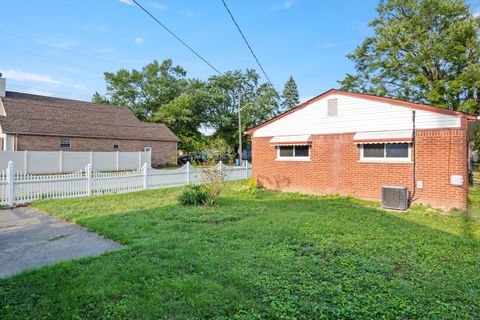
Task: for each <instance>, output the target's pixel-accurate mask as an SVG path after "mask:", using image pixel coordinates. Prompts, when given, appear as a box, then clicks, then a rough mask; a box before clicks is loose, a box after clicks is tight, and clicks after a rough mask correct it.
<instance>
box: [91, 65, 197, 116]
mask: <svg viewBox="0 0 480 320" xmlns="http://www.w3.org/2000/svg"><path fill="white" fill-rule="evenodd" d="M186 74H187V73H186V71H185V70H184V69H183V68H182V67H180V66H174V65H173V62H172V60H170V59H167V60H164V61H163V62H162V63H159V62H158V61H157V60H155V61H153V62H152V63H149V64H147V65H145V66H144V67H143V68H142V69H141V70H136V69H133V70H132V71H129V70H126V69H120V70H118V71H117V72H115V73H113V72H105V73H104V75H105V81H106V83H107V94H106V96H101V95H100V94H98V93H95V94H94V96H93V101H94V102H98V103H110V104H113V105H118V106H126V107H128V108H130V109H131V110H132V112H133V113H134V114H135V115H136V116H137V117H138V118H139V119H140V120H144V121H150V120H152V118H153V116H154V114H155V113H156V112H158V110H159V109H160V108H161V107H162V106H163V105H166V104H167V103H169V102H171V101H172V100H173V99H175V98H176V97H178V96H179V95H180V94H181V93H182V92H183V91H184V89H185V87H186V86H187V85H188V79H187V78H186Z"/></svg>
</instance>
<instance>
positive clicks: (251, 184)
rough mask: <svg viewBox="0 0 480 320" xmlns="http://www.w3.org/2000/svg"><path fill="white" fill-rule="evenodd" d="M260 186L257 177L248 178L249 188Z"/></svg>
mask: <svg viewBox="0 0 480 320" xmlns="http://www.w3.org/2000/svg"><path fill="white" fill-rule="evenodd" d="M257 188H258V184H257V180H256V179H255V178H253V177H252V178H250V179H249V180H248V189H249V190H254V189H257Z"/></svg>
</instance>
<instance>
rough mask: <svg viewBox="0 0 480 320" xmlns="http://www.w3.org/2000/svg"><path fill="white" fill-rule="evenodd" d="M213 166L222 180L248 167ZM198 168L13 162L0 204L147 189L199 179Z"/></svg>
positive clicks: (3, 179) (243, 174)
mask: <svg viewBox="0 0 480 320" xmlns="http://www.w3.org/2000/svg"><path fill="white" fill-rule="evenodd" d="M216 169H217V170H222V171H223V172H224V173H225V176H226V180H241V179H248V178H250V177H251V175H252V168H251V166H250V165H249V164H248V162H245V166H242V167H233V166H226V165H224V164H222V163H221V162H220V163H218V164H217V165H216ZM202 170H205V169H202V168H196V167H193V166H192V165H191V164H190V163H187V164H186V165H184V166H183V167H181V168H177V169H162V170H156V169H149V166H148V164H147V163H145V164H144V165H143V166H142V167H141V168H140V169H137V170H134V171H129V172H114V173H112V172H98V171H94V170H92V166H91V165H90V164H89V165H87V166H86V168H85V170H83V171H78V172H74V173H70V174H59V175H32V174H27V173H22V172H20V171H17V170H16V169H15V166H14V164H13V162H10V163H9V164H8V167H7V169H6V170H3V171H2V172H1V174H0V205H8V206H13V205H15V204H22V203H27V202H31V201H34V200H40V199H59V198H73V197H89V196H94V195H103V194H115V193H127V192H135V191H140V190H148V189H160V188H170V187H178V186H182V185H186V184H198V183H201V182H202V176H203V174H202Z"/></svg>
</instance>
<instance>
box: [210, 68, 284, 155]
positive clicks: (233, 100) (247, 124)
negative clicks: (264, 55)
mask: <svg viewBox="0 0 480 320" xmlns="http://www.w3.org/2000/svg"><path fill="white" fill-rule="evenodd" d="M208 85H209V87H210V90H211V91H210V92H211V94H212V98H213V99H214V101H215V102H216V103H215V104H214V105H213V106H212V108H210V109H209V110H208V112H207V118H208V126H209V127H211V128H213V129H214V130H215V136H216V137H219V138H222V139H223V140H225V141H226V142H227V143H228V144H229V145H231V146H234V145H235V144H236V145H238V95H239V94H240V96H241V106H242V107H244V106H248V107H246V108H245V109H243V110H242V112H241V115H242V132H244V131H245V130H246V129H247V128H252V127H255V126H257V125H258V124H260V123H262V122H264V121H267V120H269V119H270V118H272V117H273V116H275V115H277V114H278V113H279V109H280V103H279V98H280V97H279V96H278V93H277V92H276V90H275V89H274V88H273V87H272V86H270V85H269V84H268V83H262V82H260V76H259V75H258V74H257V72H256V71H255V70H251V69H248V70H247V71H246V72H242V71H238V70H237V71H228V72H225V73H224V74H223V75H220V76H213V77H211V78H210V79H209V81H208ZM248 138H249V137H244V138H243V141H247V139H248Z"/></svg>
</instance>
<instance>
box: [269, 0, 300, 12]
mask: <svg viewBox="0 0 480 320" xmlns="http://www.w3.org/2000/svg"><path fill="white" fill-rule="evenodd" d="M295 2H296V0H286V1H283V2H282V3H281V4H279V5H277V6H275V7H273V10H282V9H289V8H290V7H291V6H293V4H294V3H295Z"/></svg>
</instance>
